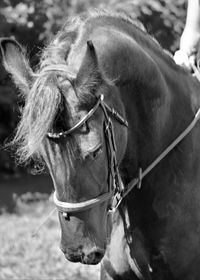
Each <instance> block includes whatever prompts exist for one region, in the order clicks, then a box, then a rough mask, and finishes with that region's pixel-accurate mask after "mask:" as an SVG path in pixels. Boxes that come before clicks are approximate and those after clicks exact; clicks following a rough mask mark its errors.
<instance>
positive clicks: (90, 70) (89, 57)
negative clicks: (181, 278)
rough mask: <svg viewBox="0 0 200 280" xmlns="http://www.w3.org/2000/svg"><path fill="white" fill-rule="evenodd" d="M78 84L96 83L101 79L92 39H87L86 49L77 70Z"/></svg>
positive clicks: (89, 84)
mask: <svg viewBox="0 0 200 280" xmlns="http://www.w3.org/2000/svg"><path fill="white" fill-rule="evenodd" d="M76 81H77V84H78V85H81V86H82V85H83V86H87V85H88V86H92V85H98V84H100V83H101V81H102V74H101V71H100V69H99V65H98V59H97V55H96V50H95V47H94V45H93V43H92V41H87V49H86V53H85V56H84V58H83V61H82V63H81V66H80V69H79V72H78V74H77V77H76Z"/></svg>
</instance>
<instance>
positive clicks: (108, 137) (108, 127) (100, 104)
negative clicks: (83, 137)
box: [47, 94, 128, 216]
mask: <svg viewBox="0 0 200 280" xmlns="http://www.w3.org/2000/svg"><path fill="white" fill-rule="evenodd" d="M98 108H101V109H102V111H103V114H104V135H105V143H106V149H107V155H108V156H107V158H108V191H107V192H106V193H103V194H101V195H99V196H98V197H95V198H92V199H89V200H86V201H83V202H78V203H69V202H63V201H60V200H58V198H57V196H56V192H54V203H55V205H56V207H57V209H58V210H59V211H60V212H62V213H63V214H64V216H67V214H69V213H72V212H80V211H84V210H87V209H89V208H91V207H94V206H95V205H97V204H100V203H102V202H104V201H107V200H110V199H111V198H112V203H111V207H110V210H114V209H115V208H116V207H118V205H119V203H120V199H121V197H122V193H123V191H124V185H123V183H122V179H121V176H120V173H119V169H118V163H117V157H116V151H117V147H116V143H115V135H114V129H113V123H112V120H111V118H110V116H111V117H112V118H114V119H115V120H116V121H117V122H118V123H120V124H121V125H123V126H125V127H128V122H127V121H126V120H125V119H124V118H123V117H122V116H121V115H120V114H119V113H118V112H116V111H115V110H114V109H113V108H110V107H109V106H108V105H107V104H106V103H105V102H104V95H103V94H102V95H100V96H99V97H98V98H97V102H96V104H95V105H94V107H93V108H92V109H91V110H90V111H89V112H88V113H87V114H86V116H85V117H84V118H82V119H81V120H80V121H79V122H78V123H77V124H76V125H74V126H73V127H72V128H70V129H69V130H67V131H64V132H60V133H48V135H47V136H48V138H50V139H59V138H63V137H66V136H68V135H70V134H72V133H73V132H75V131H76V130H77V129H78V128H80V127H81V126H83V125H84V124H85V123H86V122H87V120H88V119H90V118H91V117H92V116H93V115H94V113H95V112H96V111H97V109H98Z"/></svg>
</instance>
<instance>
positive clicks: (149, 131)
mask: <svg viewBox="0 0 200 280" xmlns="http://www.w3.org/2000/svg"><path fill="white" fill-rule="evenodd" d="M136 52H137V53H136V54H134V55H133V59H134V67H132V70H133V72H132V73H129V76H130V77H131V78H132V79H130V80H129V83H127V84H128V86H127V85H124V84H123V85H122V86H121V92H122V94H121V96H122V99H123V102H124V103H125V107H126V108H127V116H128V120H129V124H130V127H129V130H130V132H129V142H128V147H127V153H126V156H125V160H124V162H125V165H126V163H127V162H128V163H127V165H128V168H129V172H128V173H132V174H134V172H135V174H134V176H135V175H137V174H136V172H137V170H138V167H139V166H141V167H143V169H144V168H145V167H147V166H148V165H149V164H150V163H151V162H152V161H153V160H154V159H155V158H156V157H157V156H158V155H159V154H161V152H162V151H163V150H164V149H165V148H166V147H167V146H169V145H170V144H171V142H172V141H173V140H174V139H176V137H178V135H179V134H180V133H181V132H182V131H183V130H184V129H185V128H186V126H187V125H189V123H190V121H191V120H192V118H193V115H194V112H193V107H194V106H193V103H194V102H192V101H193V98H192V94H193V91H194V89H195V88H196V84H195V85H194V82H193V81H192V79H191V78H190V77H189V75H188V74H186V72H184V71H182V70H181V69H180V71H179V70H177V68H176V66H174V68H173V67H171V64H172V65H173V63H171V62H170V63H169V64H167V63H166V61H165V60H163V59H162V57H157V54H154V55H151V56H150V54H149V53H148V52H146V51H145V50H144V49H142V48H141V49H137V51H136ZM141 61H142V62H143V63H141ZM189 88H190V90H189ZM191 91H192V92H191ZM131 104H132V105H131ZM131 155H134V158H133V156H131ZM130 177H131V175H130Z"/></svg>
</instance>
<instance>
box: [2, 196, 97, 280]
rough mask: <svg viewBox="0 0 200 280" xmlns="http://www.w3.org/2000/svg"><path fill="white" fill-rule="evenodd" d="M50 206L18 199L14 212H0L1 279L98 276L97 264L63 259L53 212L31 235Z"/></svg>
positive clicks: (60, 279) (91, 279) (61, 279)
mask: <svg viewBox="0 0 200 280" xmlns="http://www.w3.org/2000/svg"><path fill="white" fill-rule="evenodd" d="M53 207H54V206H53V204H52V203H51V202H49V201H48V200H44V201H39V202H32V203H30V202H29V203H24V202H22V201H21V200H20V199H18V201H17V207H16V212H17V213H14V214H11V213H10V214H9V213H7V212H5V213H3V214H1V215H0V280H11V279H13V280H31V279H34V280H53V279H55V280H57V279H58V280H68V279H69V280H77V279H80V280H85V279H87V280H95V279H99V269H100V268H99V265H98V266H86V265H81V264H77V263H76V264H73V263H70V262H68V261H67V260H66V259H65V257H64V255H63V254H62V252H61V251H60V249H59V242H60V226H59V224H58V218H57V213H56V211H55V212H54V213H53V215H52V216H51V217H50V218H49V220H48V221H47V222H46V224H45V225H44V226H43V227H42V228H41V229H40V231H39V232H38V234H37V235H36V236H35V237H32V233H33V232H34V231H35V230H36V228H37V227H38V225H39V223H40V222H41V221H42V219H43V218H44V217H45V216H46V215H47V214H48V213H49V212H50V211H51V209H53Z"/></svg>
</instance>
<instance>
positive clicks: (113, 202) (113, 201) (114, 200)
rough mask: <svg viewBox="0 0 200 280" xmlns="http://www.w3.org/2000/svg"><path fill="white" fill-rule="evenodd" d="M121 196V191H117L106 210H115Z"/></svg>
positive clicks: (112, 211)
mask: <svg viewBox="0 0 200 280" xmlns="http://www.w3.org/2000/svg"><path fill="white" fill-rule="evenodd" d="M122 198H123V197H122V194H121V192H117V193H116V194H115V195H114V197H113V199H112V205H111V207H110V209H109V210H108V212H110V213H114V212H115V211H116V210H117V208H118V206H119V205H120V203H121V201H122ZM114 204H115V205H114Z"/></svg>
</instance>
